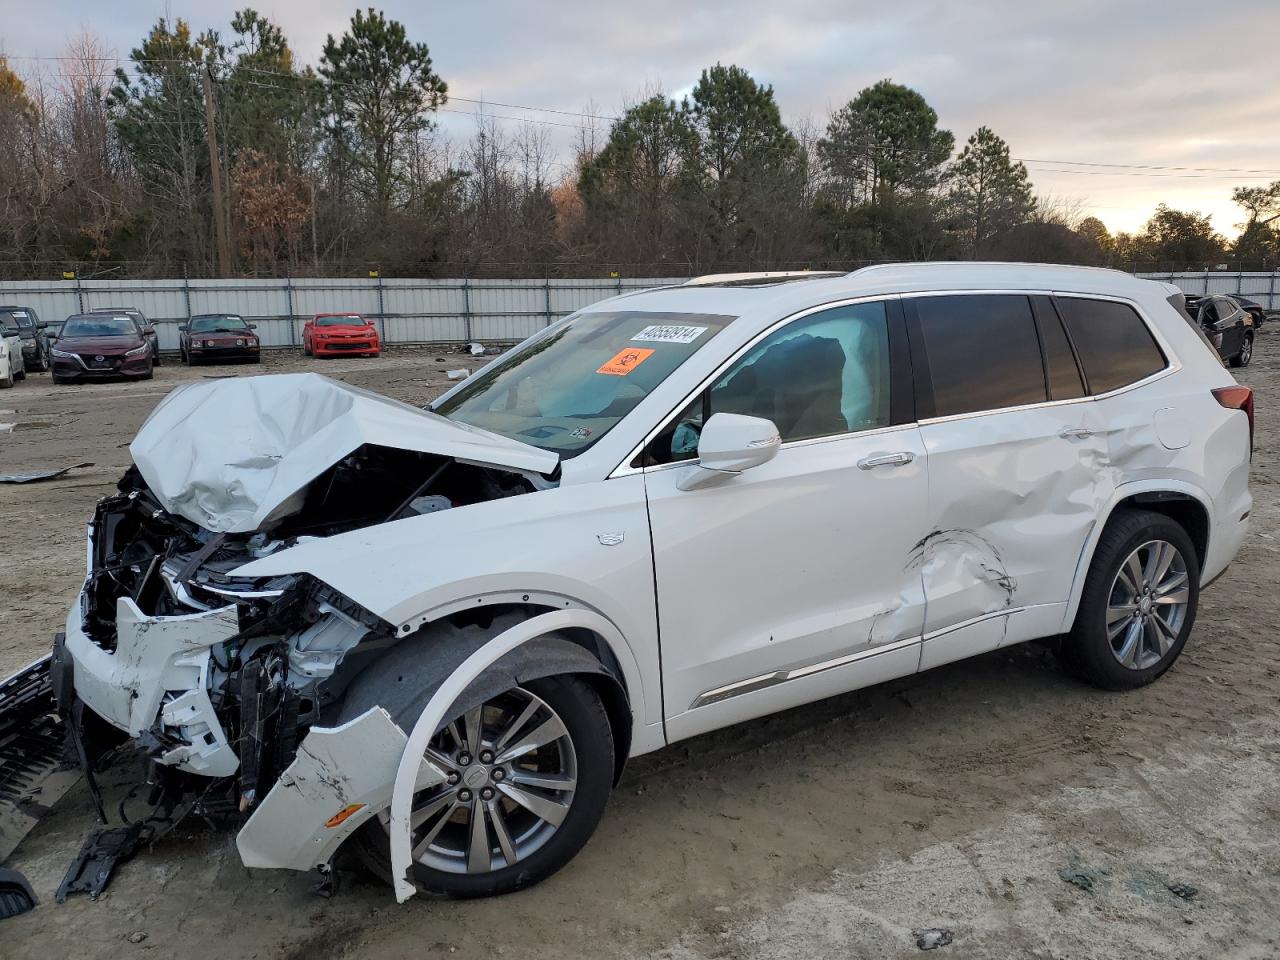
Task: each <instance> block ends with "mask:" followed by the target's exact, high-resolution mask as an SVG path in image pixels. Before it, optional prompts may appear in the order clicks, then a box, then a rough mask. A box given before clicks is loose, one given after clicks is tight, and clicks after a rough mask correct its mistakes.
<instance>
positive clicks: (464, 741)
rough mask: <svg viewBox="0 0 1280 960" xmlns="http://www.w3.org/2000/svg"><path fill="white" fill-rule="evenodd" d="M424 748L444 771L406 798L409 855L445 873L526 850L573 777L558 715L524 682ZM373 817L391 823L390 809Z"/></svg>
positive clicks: (566, 802)
mask: <svg viewBox="0 0 1280 960" xmlns="http://www.w3.org/2000/svg"><path fill="white" fill-rule="evenodd" d="M426 757H427V759H428V760H430V761H431V762H432V763H433V764H435V765H436V766H437V767H439V768H440V769H441V770H442V771H444V773H445V775H446V777H447V780H446V782H445V783H442V784H439V785H438V786H436V787H433V788H431V789H429V790H424V791H422V792H420V793H419V794H418V795H417V796H415V797H414V802H413V812H412V814H411V815H410V820H409V822H410V826H411V829H412V830H413V858H414V860H415V861H417V862H418V863H420V864H422V865H423V866H426V867H430V868H432V869H435V870H441V871H445V872H448V873H463V874H472V875H475V874H484V873H490V872H493V871H495V870H501V869H503V868H505V867H509V866H512V865H514V864H516V863H518V862H520V861H521V860H524V859H526V858H527V857H529V856H530V855H531V854H533V853H534V852H535V851H536V850H538V849H540V848H541V847H543V846H544V845H545V844H546V843H547V842H548V841H549V840H550V839H551V838H552V836H554V835H555V833H556V832H557V831H558V830H559V829H560V825H561V824H562V823H563V822H564V819H565V817H566V816H567V815H568V813H569V808H570V806H571V805H572V803H573V796H574V790H575V788H576V786H577V755H576V753H575V751H574V747H573V739H572V737H571V736H570V735H569V731H568V728H567V727H566V726H565V724H564V721H563V720H562V719H561V718H560V716H559V715H558V714H557V713H556V712H555V710H553V709H552V708H551V707H550V706H549V705H548V704H547V703H546V702H545V701H544V700H542V699H541V698H539V697H537V696H536V695H534V694H532V693H530V692H529V691H527V690H524V689H523V688H520V687H517V688H515V689H512V690H508V691H506V692H505V693H503V694H500V695H499V696H497V697H495V698H494V699H492V700H489V701H488V702H486V703H484V704H483V705H481V706H479V707H475V708H473V709H471V710H469V711H467V712H466V713H465V714H463V715H462V716H461V717H459V718H457V719H456V720H454V721H453V722H452V723H450V724H449V725H448V726H446V727H445V728H444V729H443V730H441V731H440V732H439V733H438V734H436V736H435V737H434V738H433V739H432V741H431V743H430V744H429V745H428V747H427V751H426ZM379 820H380V822H381V824H382V827H383V829H384V830H389V829H390V816H389V814H388V812H386V811H383V812H382V813H381V814H380V815H379Z"/></svg>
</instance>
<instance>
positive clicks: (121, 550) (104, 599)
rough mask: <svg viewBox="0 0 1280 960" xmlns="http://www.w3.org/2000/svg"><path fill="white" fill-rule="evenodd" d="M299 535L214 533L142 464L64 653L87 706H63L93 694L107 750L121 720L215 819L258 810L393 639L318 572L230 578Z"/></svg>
mask: <svg viewBox="0 0 1280 960" xmlns="http://www.w3.org/2000/svg"><path fill="white" fill-rule="evenodd" d="M298 536H299V535H298V534H293V535H289V534H288V533H286V538H285V539H280V538H276V537H269V536H267V535H265V534H262V533H257V534H231V533H213V532H210V531H208V530H205V529H203V528H201V527H199V526H197V525H195V524H194V523H192V522H191V521H189V520H185V519H183V518H181V517H177V516H174V515H172V514H170V513H168V512H167V511H166V510H165V509H164V508H163V507H162V506H161V505H160V503H159V502H158V501H157V500H156V498H155V497H154V496H153V495H152V493H151V492H150V491H149V490H148V489H147V487H146V484H145V483H144V482H143V481H142V479H141V477H140V476H139V475H138V473H137V471H136V470H130V472H129V473H128V474H126V476H125V478H124V479H123V480H122V481H121V484H120V492H119V493H118V494H117V495H115V496H111V497H107V498H105V499H104V500H102V501H101V502H100V503H99V504H98V507H97V510H96V511H95V513H94V518H93V521H92V523H91V524H90V527H89V541H88V543H89V549H88V571H87V576H86V579H85V584H84V588H83V590H82V591H81V593H80V596H79V597H78V598H77V600H76V602H75V603H74V604H73V605H72V607H71V609H70V610H69V611H68V614H67V620H66V625H65V629H64V633H63V635H62V637H60V638H59V639H58V641H57V649H56V650H55V653H54V662H55V664H56V665H57V666H56V667H55V672H57V673H58V674H59V676H66V679H63V680H61V681H60V685H61V688H62V689H63V690H65V691H67V693H69V694H70V696H71V697H73V698H74V700H73V701H72V702H71V703H63V704H62V705H61V707H62V710H63V712H64V713H65V714H67V715H70V713H71V712H72V709H73V707H74V701H80V702H81V703H83V704H84V706H85V707H86V708H87V709H88V710H89V711H90V712H91V713H92V714H93V716H94V717H96V718H98V719H99V720H101V721H104V722H105V723H97V724H96V730H95V729H90V730H87V731H85V733H86V738H87V740H88V741H89V742H88V745H89V746H90V748H91V749H90V752H91V753H92V754H93V755H94V756H95V757H96V756H98V755H101V754H103V753H104V751H105V748H107V747H109V746H112V745H113V744H112V742H111V741H112V739H113V738H112V736H111V735H110V734H109V733H108V732H106V731H105V730H104V729H103V728H104V727H109V728H111V729H112V730H114V731H117V732H118V734H119V735H120V736H118V737H115V738H114V739H116V740H122V739H124V738H125V737H128V738H131V739H133V740H134V741H136V743H137V744H138V745H139V746H140V747H141V748H142V749H143V750H144V751H145V752H146V753H147V755H148V756H149V757H150V758H151V759H152V760H153V761H154V762H155V764H156V765H157V771H156V773H157V776H158V777H159V779H160V780H162V781H163V782H164V784H165V786H166V788H167V789H169V790H170V791H173V792H176V793H190V792H191V791H192V790H198V792H199V794H200V796H201V798H202V800H201V802H202V807H203V810H202V812H204V813H205V814H206V815H208V814H212V813H216V812H217V811H218V810H219V808H222V809H225V810H226V811H238V812H247V811H248V810H250V809H251V808H252V807H253V806H254V804H255V803H256V801H257V799H258V798H259V797H260V796H261V795H262V794H263V793H264V792H265V791H266V790H267V789H269V788H270V786H271V784H272V783H274V781H275V779H276V777H277V776H278V775H279V772H280V771H281V770H283V769H284V768H285V767H286V766H288V764H289V763H290V762H291V761H292V759H293V755H294V751H295V750H296V747H297V743H298V740H299V737H300V735H301V734H302V733H305V731H306V729H307V728H308V727H310V726H312V725H313V724H315V723H317V722H318V721H319V720H320V717H321V715H322V712H323V710H324V708H325V707H326V706H327V705H330V704H332V703H333V702H334V700H335V699H336V698H337V697H338V696H339V695H340V693H341V690H342V687H343V685H344V676H349V675H352V674H353V673H354V671H355V670H356V669H358V667H357V665H356V661H358V660H359V659H360V657H355V658H354V659H353V662H351V663H349V664H347V666H346V669H345V670H342V671H339V670H338V667H339V664H340V662H342V661H343V660H344V658H345V657H346V655H347V654H348V653H349V652H350V651H352V649H353V648H354V647H356V645H357V644H361V643H362V641H369V642H370V643H369V647H368V648H366V650H364V651H363V654H365V655H367V654H368V653H369V652H370V651H371V649H372V648H375V647H376V646H377V641H378V640H379V639H385V640H386V642H387V643H390V642H391V641H392V635H391V631H390V629H389V628H388V627H387V625H386V624H383V623H382V622H381V621H379V620H378V619H377V618H376V617H374V616H372V615H371V614H369V613H367V612H365V611H363V610H362V609H361V608H360V607H358V606H357V605H356V604H354V603H352V602H351V601H350V600H348V599H347V598H345V597H343V596H341V595H340V594H338V593H337V592H335V591H333V590H332V589H330V588H328V587H326V586H325V585H324V584H322V583H319V582H317V581H315V580H314V579H312V578H310V577H307V576H288V577H277V578H272V579H267V580H245V579H239V578H235V577H232V576H229V575H228V573H229V571H231V570H234V569H235V568H237V567H240V566H243V565H244V564H246V563H248V562H250V561H252V560H254V559H257V558H259V557H262V556H266V555H267V554H269V553H271V552H274V551H275V550H278V549H282V548H283V547H285V546H287V545H288V544H290V543H292V542H296V540H297V538H298ZM335 674H338V676H335ZM67 693H63V694H61V696H62V697H63V699H66V698H67Z"/></svg>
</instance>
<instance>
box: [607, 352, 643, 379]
mask: <svg viewBox="0 0 1280 960" xmlns="http://www.w3.org/2000/svg"><path fill="white" fill-rule="evenodd" d="M652 355H653V351H652V350H645V349H641V348H639V347H627V349H625V350H619V351H618V352H617V353H616V354H615V355H614V356H613V357H612V358H610V359H609V360H607V361H605V363H604V365H603V366H601V367H600V369H599V370H597V371H596V373H607V374H609V376H611V377H625V376H626V375H627V374H628V373H630V372H631V371H632V370H634V369H635V368H636V367H638V366H640V364H642V363H644V362H645V361H646V360H648V359H649V357H650V356H652Z"/></svg>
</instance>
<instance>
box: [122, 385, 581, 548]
mask: <svg viewBox="0 0 1280 960" xmlns="http://www.w3.org/2000/svg"><path fill="white" fill-rule="evenodd" d="M365 444H373V445H377V446H383V447H392V448H396V449H401V450H413V451H418V452H422V453H434V454H438V455H440V456H448V457H455V458H457V459H459V460H466V461H470V462H473V463H481V464H485V465H488V466H496V467H501V468H506V469H509V470H527V471H534V472H537V473H550V472H551V471H552V470H554V469H555V466H556V463H557V462H558V459H559V458H558V457H557V456H556V455H555V454H554V453H549V452H547V451H545V450H540V449H538V448H537V447H532V446H529V445H527V444H523V443H520V442H518V441H516V440H509V439H507V438H505V437H500V436H497V435H495V434H491V433H487V432H485V431H483V430H478V429H476V428H475V427H471V426H467V425H465V424H461V423H455V422H454V421H452V420H447V419H445V418H444V417H441V416H439V415H437V414H433V413H428V412H426V411H424V410H419V409H418V408H416V407H411V406H409V405H408V404H405V403H400V402H399V401H396V400H392V399H390V398H388V397H383V396H379V395H378V394H376V393H371V392H369V391H367V390H361V389H359V388H358V387H352V386H349V385H347V384H345V383H339V382H338V381H336V380H331V379H329V378H328V377H322V376H320V375H319V374H315V373H291V374H276V375H273V376H261V377H235V378H232V379H227V380H214V381H210V382H208V383H194V384H191V385H189V386H185V387H180V388H178V389H176V390H174V391H173V392H172V393H170V394H169V395H168V396H167V397H166V398H165V399H164V400H162V401H161V402H160V404H159V405H158V406H157V407H156V408H155V410H154V411H152V413H151V416H150V417H148V418H147V420H146V422H145V423H144V424H143V425H142V429H141V430H139V431H138V436H137V437H136V438H135V439H134V441H133V443H132V444H130V446H129V452H130V453H131V454H132V455H133V461H134V463H136V464H137V465H138V470H139V471H140V472H141V473H142V477H143V479H144V480H146V482H147V486H148V487H150V489H151V492H152V493H153V494H155V496H156V497H157V498H158V499H159V500H160V502H161V503H162V504H163V506H164V508H165V509H166V510H168V511H169V512H170V513H175V514H178V515H180V516H183V517H186V518H187V519H188V520H191V521H192V522H193V523H197V524H199V525H200V526H202V527H204V528H205V529H207V530H212V531H215V532H219V533H223V532H225V533H249V532H252V531H255V530H257V529H259V528H260V527H262V526H263V525H264V523H266V522H267V521H268V520H274V519H278V515H276V512H278V511H282V509H283V510H287V509H288V502H289V499H290V497H291V496H292V495H293V494H295V493H297V492H299V491H300V490H302V489H303V488H304V487H306V485H307V484H308V483H310V482H311V481H312V480H314V479H315V478H316V477H318V476H319V475H320V474H321V473H323V472H324V471H325V470H327V469H328V468H329V467H331V466H333V464H335V463H337V462H338V461H340V460H342V459H343V458H344V457H346V456H348V455H349V454H351V453H353V452H354V451H355V450H356V449H358V448H359V447H361V446H363V445H365Z"/></svg>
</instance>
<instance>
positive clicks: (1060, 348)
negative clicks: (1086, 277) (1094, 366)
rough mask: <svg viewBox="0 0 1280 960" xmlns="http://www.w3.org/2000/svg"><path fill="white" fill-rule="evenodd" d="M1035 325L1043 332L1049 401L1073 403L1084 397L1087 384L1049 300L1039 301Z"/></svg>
mask: <svg viewBox="0 0 1280 960" xmlns="http://www.w3.org/2000/svg"><path fill="white" fill-rule="evenodd" d="M1036 324H1037V326H1038V328H1039V330H1040V343H1041V345H1042V346H1043V347H1044V368H1045V371H1046V373H1047V375H1048V379H1049V399H1050V400H1074V399H1075V398H1076V397H1083V396H1084V383H1083V382H1082V381H1081V380H1080V368H1079V367H1078V366H1076V358H1075V355H1074V354H1073V353H1072V352H1071V344H1070V343H1069V342H1068V341H1067V334H1066V332H1065V331H1064V330H1063V329H1062V321H1061V320H1059V319H1058V315H1057V314H1056V313H1054V312H1053V307H1051V306H1050V305H1049V303H1048V298H1040V299H1038V300H1037V301H1036Z"/></svg>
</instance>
